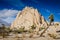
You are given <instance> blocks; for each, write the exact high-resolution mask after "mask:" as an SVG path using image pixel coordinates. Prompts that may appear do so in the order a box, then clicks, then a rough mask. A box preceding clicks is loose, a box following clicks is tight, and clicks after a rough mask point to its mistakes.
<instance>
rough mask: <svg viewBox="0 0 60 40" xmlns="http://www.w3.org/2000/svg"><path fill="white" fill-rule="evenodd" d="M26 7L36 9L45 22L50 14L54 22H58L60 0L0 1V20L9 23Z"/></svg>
mask: <svg viewBox="0 0 60 40" xmlns="http://www.w3.org/2000/svg"><path fill="white" fill-rule="evenodd" d="M26 6H29V7H33V8H36V9H38V11H39V12H40V13H41V14H42V15H43V16H44V17H45V19H46V20H49V19H48V17H49V15H50V14H51V13H52V14H54V21H55V22H60V0H0V19H2V20H4V21H6V22H8V23H11V22H12V21H13V20H14V19H15V18H16V15H17V13H18V12H19V11H21V10H22V9H23V8H24V7H26Z"/></svg>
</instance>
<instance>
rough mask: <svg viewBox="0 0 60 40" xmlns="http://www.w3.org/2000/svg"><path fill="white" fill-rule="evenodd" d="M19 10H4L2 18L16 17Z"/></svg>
mask: <svg viewBox="0 0 60 40" xmlns="http://www.w3.org/2000/svg"><path fill="white" fill-rule="evenodd" d="M17 13H18V10H11V9H3V10H0V18H6V17H13V16H16V14H17Z"/></svg>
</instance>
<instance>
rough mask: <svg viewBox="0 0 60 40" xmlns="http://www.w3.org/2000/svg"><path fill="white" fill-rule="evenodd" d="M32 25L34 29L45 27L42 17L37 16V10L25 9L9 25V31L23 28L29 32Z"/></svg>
mask: <svg viewBox="0 0 60 40" xmlns="http://www.w3.org/2000/svg"><path fill="white" fill-rule="evenodd" d="M32 25H34V26H36V29H38V28H39V27H41V25H45V26H47V24H46V21H45V19H44V17H43V16H41V14H39V12H38V10H37V9H34V8H32V7H25V8H24V9H23V10H22V11H20V12H19V13H18V14H17V17H16V19H15V20H14V22H13V23H12V25H11V29H19V28H21V27H25V30H29V28H31V26H32Z"/></svg>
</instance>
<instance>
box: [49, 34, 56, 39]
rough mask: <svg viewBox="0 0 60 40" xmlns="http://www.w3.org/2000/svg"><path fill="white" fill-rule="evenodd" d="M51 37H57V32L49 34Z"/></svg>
mask: <svg viewBox="0 0 60 40" xmlns="http://www.w3.org/2000/svg"><path fill="white" fill-rule="evenodd" d="M48 35H49V36H50V37H52V38H56V36H57V35H56V34H48Z"/></svg>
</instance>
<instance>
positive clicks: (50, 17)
mask: <svg viewBox="0 0 60 40" xmlns="http://www.w3.org/2000/svg"><path fill="white" fill-rule="evenodd" d="M49 19H50V25H51V23H52V22H54V15H53V14H51V15H50V16H49Z"/></svg>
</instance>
